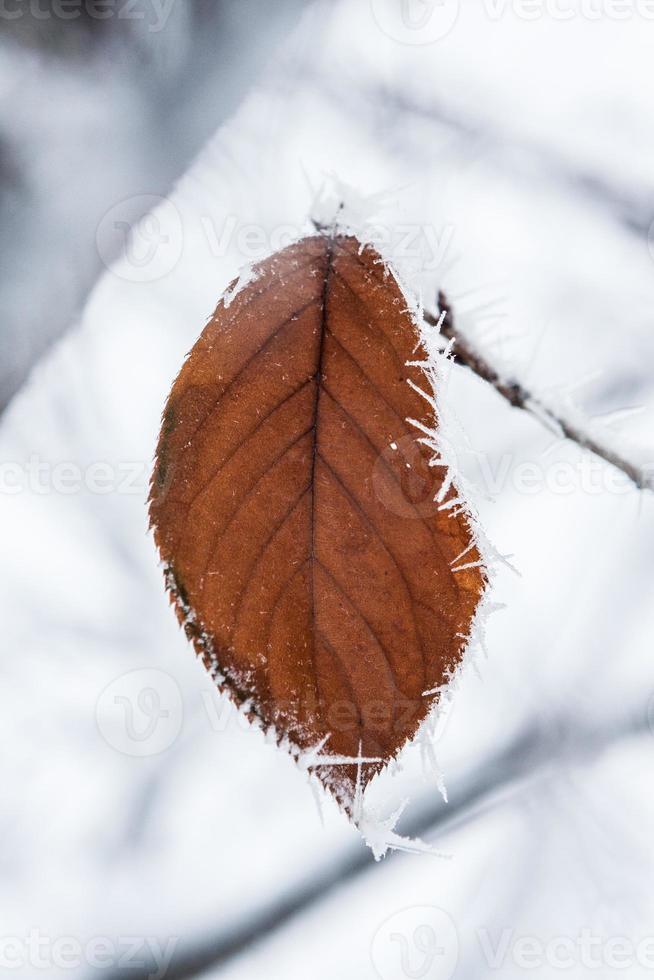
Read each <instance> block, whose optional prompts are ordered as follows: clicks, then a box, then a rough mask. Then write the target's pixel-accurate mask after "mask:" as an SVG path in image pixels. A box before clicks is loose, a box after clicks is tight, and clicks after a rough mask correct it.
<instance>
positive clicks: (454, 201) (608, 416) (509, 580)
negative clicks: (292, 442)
mask: <svg viewBox="0 0 654 980" xmlns="http://www.w3.org/2000/svg"><path fill="white" fill-rule="evenodd" d="M75 3H76V0H75V2H70V0H69V3H68V6H66V4H65V3H64V4H63V5H61V4H60V5H59V6H56V5H55V4H54V3H53V4H52V5H49V4H46V3H45V2H42V3H40V4H38V3H37V0H30V2H29V3H22V2H21V0H14V3H13V4H12V3H10V0H6V2H5V3H4V5H3V6H2V9H1V10H0V93H1V96H0V215H1V216H2V218H1V223H0V243H1V245H0V247H1V248H2V256H3V262H2V268H1V270H0V302H1V303H2V311H3V316H2V321H1V323H0V342H1V344H2V352H3V356H2V359H1V361H0V401H2V403H3V404H4V406H5V408H4V411H3V414H2V416H1V417H0V464H1V470H0V477H1V481H0V482H1V484H2V486H1V489H2V498H1V501H0V503H1V507H0V521H1V526H0V540H1V541H2V572H3V587H2V590H1V591H0V606H1V612H0V615H1V617H2V620H1V621H2V623H3V644H2V660H1V670H2V685H1V693H0V698H2V708H1V712H0V718H1V719H2V722H1V724H2V746H3V751H2V757H1V761H0V785H1V786H2V794H1V797H0V867H1V868H2V874H1V876H0V902H1V907H2V916H1V919H0V921H1V929H0V931H1V936H0V957H1V958H2V967H3V969H7V970H8V969H11V970H12V974H13V975H14V976H16V977H21V978H22V977H31V976H34V975H46V974H47V975H48V976H51V975H52V976H54V977H69V976H70V977H75V978H77V977H80V978H82V977H91V976H93V977H98V976H103V977H104V976H106V977H111V978H112V980H113V978H117V977H121V978H125V977H138V978H139V980H140V978H142V977H146V976H157V977H161V976H163V975H164V973H165V975H166V976H168V977H175V978H181V977H192V976H193V977H195V976H200V975H201V974H204V975H206V976H211V977H215V978H218V977H229V978H239V980H240V978H246V977H247V978H250V977H252V976H267V977H272V978H280V980H281V978H284V980H289V978H296V977H297V978H298V980H300V978H306V977H307V976H310V977H312V978H323V977H324V978H333V977H339V978H343V980H346V978H353V980H355V978H356V980H363V978H374V977H381V978H382V980H403V978H409V977H414V978H415V977H419V978H432V977H433V978H439V980H449V978H450V977H454V978H457V980H468V978H470V980H473V978H478V977H480V976H483V977H486V976H490V977H492V976H498V977H499V976H501V977H502V978H503V980H506V978H518V977H520V978H521V977H523V976H528V975H530V976H532V977H538V978H540V977H543V978H545V977H547V978H551V977H552V976H554V977H556V976H558V975H559V974H560V973H561V974H563V975H566V976H568V977H575V978H577V977H586V975H589V976H590V975H592V976H595V977H597V976H601V977H605V976H610V975H613V973H615V972H616V971H617V970H619V971H620V973H621V974H622V975H623V976H626V977H629V978H632V977H634V978H636V977H645V976H649V975H650V974H651V972H652V970H653V969H654V914H653V913H654V902H653V900H652V888H651V882H652V874H653V873H654V845H653V843H652V832H651V828H652V825H653V819H654V792H653V789H652V776H651V772H652V763H653V761H654V668H653V666H652V639H653V637H654V604H653V603H652V595H653V589H654V559H653V557H652V556H653V551H654V549H653V547H652V544H653V531H654V507H653V504H652V496H651V494H641V493H639V492H638V491H636V490H635V489H634V488H632V487H630V486H629V485H628V484H627V483H626V481H625V480H624V479H622V478H620V477H619V475H617V474H616V473H615V472H614V471H613V470H612V469H611V468H610V467H608V466H605V465H604V464H597V463H596V462H594V461H593V460H592V459H590V458H589V457H588V455H587V454H584V453H583V452H582V451H581V450H580V449H579V448H578V447H576V446H573V445H571V444H569V443H562V442H561V441H560V440H558V439H557V438H556V437H555V436H553V435H552V433H549V432H547V431H546V430H545V429H544V428H542V427H541V426H539V424H538V422H537V421H535V420H534V419H533V418H531V417H529V416H527V415H526V414H524V413H520V412H518V411H516V410H513V409H511V408H510V407H509V406H508V405H507V404H506V403H504V402H502V401H501V400H500V399H499V397H498V396H497V395H496V394H495V393H494V392H493V391H492V390H491V389H489V388H488V387H487V386H485V385H484V384H483V383H482V382H481V381H479V380H478V379H476V378H475V377H473V376H470V375H468V374H467V373H466V372H465V371H464V369H459V368H457V369H455V370H454V371H453V372H452V375H451V377H450V380H449V383H448V385H447V388H446V390H444V391H443V392H441V393H440V396H441V400H442V403H443V405H444V407H446V409H447V411H448V413H449V414H450V415H452V416H456V417H457V418H458V420H459V423H460V425H459V427H458V429H457V431H458V432H460V436H459V442H458V443H457V445H456V447H455V448H456V449H457V452H458V454H459V458H460V463H461V466H462V468H463V469H464V470H465V472H466V474H467V475H468V476H469V477H470V479H471V480H472V481H473V482H474V483H475V485H476V490H475V491H474V496H475V500H474V502H475V504H476V505H477V507H478V509H479V511H480V515H481V518H482V521H483V525H484V527H485V530H486V532H487V534H488V536H489V538H490V539H491V541H492V542H493V544H494V545H495V546H496V547H497V549H498V550H499V551H500V552H502V553H503V554H510V555H511V556H512V557H511V563H512V565H513V566H515V568H516V569H517V571H518V572H519V575H516V574H514V573H512V572H511V571H510V570H508V569H506V568H502V569H501V570H500V571H499V572H498V574H497V576H496V579H495V583H494V595H493V599H494V600H495V601H496V602H497V603H503V604H504V608H503V609H502V611H499V612H497V613H495V614H494V615H493V616H492V617H491V619H490V621H489V623H488V628H487V631H486V642H485V648H486V653H487V656H486V657H484V656H482V657H477V659H476V666H477V670H475V669H474V668H473V667H472V666H469V667H468V668H467V669H466V670H465V671H464V673H463V674H462V676H461V678H460V681H459V683H458V685H457V689H456V691H455V696H454V698H453V700H452V707H451V710H450V713H449V715H448V717H447V720H446V722H445V723H444V724H443V725H441V726H440V727H439V728H438V730H437V732H436V734H435V741H436V744H435V753H436V756H437V760H438V764H439V767H440V769H441V770H442V773H443V776H444V780H445V784H446V786H447V790H448V799H449V802H448V803H447V804H446V803H444V802H443V800H442V798H441V795H440V793H439V789H438V785H437V778H436V775H435V774H434V772H433V771H429V770H427V771H426V772H423V768H422V765H421V754H420V751H419V749H418V748H417V747H414V748H410V749H409V750H408V751H407V753H406V754H405V756H404V757H403V766H402V771H399V772H397V771H394V772H390V773H387V774H385V775H384V776H383V777H382V778H381V779H380V780H379V781H378V782H377V783H376V784H375V785H374V786H373V787H372V796H373V797H374V799H375V801H376V802H377V803H378V804H379V805H380V806H382V807H384V810H385V812H390V811H391V810H392V809H393V808H394V806H396V805H397V803H398V802H399V801H400V800H401V799H402V798H404V797H405V796H407V795H410V796H411V799H412V802H411V804H410V805H409V806H408V808H407V810H406V811H405V814H404V816H403V818H402V821H401V824H400V826H401V829H403V830H404V831H405V832H407V833H419V835H420V836H421V837H422V839H423V840H425V841H429V842H430V843H432V844H433V845H434V846H435V847H437V848H438V849H439V850H441V851H446V852H447V853H448V854H449V855H450V857H449V859H447V860H446V859H441V858H436V857H433V856H414V855H401V854H395V855H391V856H390V857H387V858H386V859H385V860H384V861H383V862H381V863H379V864H376V863H375V862H374V861H373V859H372V855H371V854H370V852H369V851H368V850H367V849H366V847H365V846H364V844H363V843H362V842H361V840H360V838H359V835H358V834H357V832H356V830H354V829H353V828H352V827H351V826H349V825H348V824H347V823H346V821H345V820H344V818H343V817H342V816H340V815H339V814H338V813H337V812H336V811H335V809H334V808H333V807H332V806H331V805H330V804H329V803H326V804H325V805H324V807H323V813H322V819H321V814H320V812H319V809H318V807H317V806H316V802H315V799H314V796H313V794H312V791H311V789H310V787H309V786H308V784H307V782H306V779H305V777H304V775H303V774H302V773H301V772H300V771H299V770H298V769H297V768H296V767H294V765H293V764H292V762H291V761H290V760H289V759H288V758H287V757H286V756H284V755H283V754H282V753H280V752H278V751H277V750H276V749H275V747H274V746H272V745H270V744H266V742H265V740H264V739H263V738H262V736H261V735H260V734H258V733H256V732H253V731H250V730H248V729H247V727H246V726H245V725H244V723H243V722H242V720H241V719H240V718H239V717H238V716H237V715H236V714H235V712H233V710H232V709H231V708H230V706H229V705H228V704H227V703H226V702H224V701H223V700H222V699H221V698H219V697H218V695H216V694H215V693H214V692H213V690H212V687H211V684H210V682H209V680H208V678H207V677H206V676H205V674H204V672H203V670H202V669H201V667H200V666H199V665H198V664H197V663H196V662H195V661H194V658H193V655H192V653H191V650H190V648H189V647H188V645H187V643H186V641H185V639H184V637H183V635H182V634H181V632H180V631H179V629H178V627H177V625H176V621H175V617H174V615H173V614H172V612H171V610H170V609H169V608H168V605H167V601H166V598H165V595H164V589H163V581H162V575H161V570H160V568H159V567H158V564H157V558H156V554H155V550H154V546H153V543H152V540H151V538H150V536H149V535H148V534H147V517H146V508H145V498H146V495H147V481H148V478H149V471H150V466H151V460H152V456H153V452H154V445H155V440H156V434H157V430H158V425H159V418H160V413H161V409H162V406H163V402H164V399H165V396H166V394H167V392H168V390H169V387H170V384H171V382H172V380H173V378H174V376H175V374H176V372H177V370H178V369H179V366H180V364H181V362H182V359H183V357H184V354H185V353H186V351H187V350H188V349H189V348H190V346H191V345H192V343H193V342H194V340H195V338H196V337H197V335H198V333H199V332H200V330H201V329H202V327H203V325H204V323H205V322H206V319H207V318H208V316H209V315H210V313H211V312H212V310H213V308H214V306H215V304H216V302H217V300H218V297H219V296H220V294H221V293H222V291H223V290H224V288H225V287H226V285H227V284H228V282H229V281H230V280H231V279H232V278H233V276H234V275H235V274H236V272H237V271H238V270H239V269H240V268H242V267H243V266H244V265H245V264H247V263H249V262H251V261H254V260H256V259H258V258H261V257H263V256H264V255H266V254H267V253H268V252H269V251H271V250H272V249H273V248H275V247H279V245H281V244H284V243H285V241H286V240H287V238H288V237H289V236H291V235H295V234H300V233H303V232H305V231H307V230H308V229H309V228H310V225H309V222H308V216H309V213H310V210H311V207H312V204H313V202H314V200H315V196H316V194H317V192H318V191H319V189H320V188H321V186H322V185H323V184H324V182H325V181H326V180H328V179H330V178H331V177H334V176H335V177H337V178H338V179H339V180H340V181H343V182H345V183H346V184H347V185H348V186H349V187H350V188H356V191H357V193H358V194H359V195H360V197H361V198H371V197H372V198H373V204H374V208H375V209H376V213H375V217H374V221H375V227H376V232H377V234H384V235H386V238H387V242H388V254H389V256H390V258H391V259H395V260H396V261H397V262H398V263H399V264H401V265H402V268H403V270H404V271H405V274H406V276H407V278H408V279H409V281H410V285H411V286H412V288H413V289H414V290H415V291H416V292H418V293H419V294H420V295H421V296H422V298H423V300H424V302H425V304H426V305H428V306H429V305H431V304H432V300H433V297H435V295H436V290H437V289H438V288H439V287H440V288H444V289H445V290H446V291H447V293H448V296H449V297H450V299H451V301H452V302H453V305H454V309H455V312H457V314H458V315H459V317H460V322H461V324H462V325H465V327H466V329H467V330H468V331H469V332H470V333H471V335H472V336H473V337H474V338H475V340H476V342H478V343H479V344H480V345H481V346H482V347H483V349H484V350H486V351H487V352H488V354H489V356H493V357H494V358H496V359H497V360H499V361H500V362H501V363H502V364H503V365H505V366H506V368H507V370H509V371H510V372H511V373H513V374H515V375H516V376H517V377H518V378H520V380H522V381H523V382H525V383H526V384H528V385H529V386H532V387H533V389H534V390H535V391H536V392H539V393H541V394H543V395H544V396H545V397H547V398H549V399H550V400H552V401H554V402H555V403H558V402H561V401H563V400H564V399H565V398H567V397H568V396H569V395H570V393H571V392H574V397H575V399H576V402H577V404H578V405H580V406H581V407H582V408H583V411H584V412H585V414H586V415H587V416H588V417H589V419H592V420H594V422H593V424H594V425H596V426H600V427H603V428H604V429H605V431H606V433H607V438H610V439H611V440H613V441H614V442H616V443H617V444H619V445H621V446H622V447H623V449H624V451H625V452H626V453H630V454H631V455H632V456H633V458H634V459H635V460H639V461H642V462H643V463H644V464H654V448H653V446H652V443H653V440H652V432H653V430H654V330H653V329H652V328H653V326H654V312H653V311H654V232H653V231H652V229H651V225H650V223H651V221H652V219H653V218H654V131H653V130H652V127H651V124H650V121H651V118H652V112H653V110H654V89H653V88H652V83H651V77H652V73H651V51H652V45H653V43H654V11H653V10H652V9H651V7H652V5H651V4H648V3H647V2H646V0H633V2H629V0H584V2H578V3H573V2H572V0H557V2H554V0H547V2H545V0H543V3H542V4H541V3H537V2H534V0H511V2H508V0H507V2H505V3H503V2H501V0H482V2H480V3H478V4H475V5H473V4H464V3H456V2H454V0H443V2H441V3H437V2H431V0H429V2H428V0H340V2H335V0H334V2H324V3H306V4H302V3H300V2H299V0H288V2H284V3H280V2H277V3H276V4H275V5H274V6H273V5H272V4H264V3H257V2H255V0H247V2H244V0H241V2H240V3H235V2H234V3H231V2H229V3H224V2H217V3H215V4H210V3H208V2H206V3H200V2H197V3H188V2H187V3H183V2H182V0H169V2H168V3H164V2H163V0H162V2H161V3H155V2H154V0H149V2H148V0H143V2H139V4H131V3H129V2H127V0H123V2H118V0H117V2H116V3H106V4H105V6H104V7H103V8H102V9H103V10H104V12H105V13H106V12H107V11H109V12H110V13H111V16H110V17H107V18H106V19H103V20H100V19H99V18H98V17H97V9H98V8H97V7H96V5H95V4H93V5H91V4H90V3H81V2H80V3H79V4H78V5H77V6H76V5H75ZM74 10H77V11H78V12H79V13H80V17H78V18H69V19H66V18H65V17H64V16H62V13H68V14H70V13H71V11H74ZM121 11H122V13H121ZM82 13H83V14H84V16H81V14H82ZM131 14H143V17H138V16H131ZM371 207H372V206H371ZM139 219H140V220H139ZM55 340H56V341H57V342H56V343H53V342H54V341H55ZM632 406H639V407H641V408H642V411H641V413H640V414H638V415H630V414H629V413H623V412H622V411H621V410H622V409H625V408H629V407H632Z"/></svg>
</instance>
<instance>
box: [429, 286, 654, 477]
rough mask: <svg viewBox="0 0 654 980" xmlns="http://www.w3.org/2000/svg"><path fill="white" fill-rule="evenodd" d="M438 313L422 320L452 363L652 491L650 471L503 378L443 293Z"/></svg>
mask: <svg viewBox="0 0 654 980" xmlns="http://www.w3.org/2000/svg"><path fill="white" fill-rule="evenodd" d="M438 307H439V310H438V314H437V315H435V314H433V313H429V312H428V311H425V312H424V319H425V322H426V323H428V324H429V325H430V326H432V327H438V328H439V329H440V332H441V334H442V335H443V337H445V339H446V340H448V341H449V342H450V344H451V348H450V350H451V353H452V356H453V358H454V360H455V362H456V363H458V364H462V365H464V366H465V367H467V368H469V369H470V370H471V371H474V373H475V374H476V375H477V376H478V377H479V378H482V380H484V381H487V382H488V384H490V385H492V386H493V388H495V390H496V391H497V392H498V393H499V394H500V395H501V396H502V398H504V399H506V401H508V402H509V404H510V405H513V406H514V408H522V409H524V410H525V411H527V412H530V413H531V414H532V415H533V416H535V418H537V419H538V420H539V421H540V422H542V423H544V424H546V425H547V426H548V428H551V429H553V430H554V431H556V432H559V433H560V434H561V436H562V437H564V438H566V439H570V440H571V441H572V442H576V443H577V445H578V446H581V447H582V449H588V450H589V451H590V452H591V453H594V454H595V455H596V456H599V457H600V458H601V459H603V460H605V461H606V462H607V463H610V464H611V465H612V466H615V467H616V468H617V469H618V470H620V471H621V472H622V473H624V474H625V476H627V477H628V478H629V479H630V480H631V481H632V483H634V484H635V486H636V487H638V489H639V490H654V474H652V473H651V472H648V470H647V469H646V468H644V467H642V466H639V465H637V464H636V463H634V462H632V461H631V460H629V459H627V458H626V457H625V456H623V455H622V454H621V453H620V452H617V451H616V450H615V449H613V448H612V447H610V446H608V445H606V444H604V443H602V442H601V441H600V440H599V439H598V438H597V437H596V436H593V435H591V434H590V432H588V431H587V430H586V429H584V427H583V426H582V425H580V424H579V423H578V422H576V421H573V420H572V419H570V418H565V416H564V415H563V413H562V412H560V411H557V410H555V409H554V408H552V407H551V406H549V405H547V404H545V402H543V401H542V400H541V399H540V398H538V397H537V396H535V395H533V394H532V393H531V392H530V391H528V390H527V388H525V387H524V386H523V385H522V384H520V382H518V381H515V380H514V379H508V378H506V377H504V376H503V375H502V374H501V372H500V371H499V370H498V369H497V368H496V367H494V366H493V365H492V364H491V363H490V361H489V360H487V358H486V356H485V355H484V354H482V353H480V351H478V350H477V349H476V348H475V347H474V345H473V344H472V343H471V341H470V339H469V338H467V337H465V336H463V335H462V334H461V333H460V332H459V331H458V330H457V329H456V328H455V326H454V318H453V316H452V310H451V308H450V306H449V304H448V302H447V300H446V298H445V296H444V295H443V293H439V294H438Z"/></svg>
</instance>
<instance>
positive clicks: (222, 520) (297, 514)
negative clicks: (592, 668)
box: [150, 235, 485, 808]
mask: <svg viewBox="0 0 654 980" xmlns="http://www.w3.org/2000/svg"><path fill="white" fill-rule="evenodd" d="M234 292H235V294H234ZM228 295H229V300H228V301H227V300H225V299H224V300H222V301H221V302H220V303H219V304H218V307H217V309H216V312H215V313H214V315H213V317H212V318H211V320H210V322H209V323H208V325H207V327H206V328H205V330H204V331H203V333H202V335H201V337H200V338H199V340H198V341H197V343H196V344H195V346H194V348H193V350H192V351H191V353H190V355H189V357H188V359H187V361H186V362H185V364H184V366H183V368H182V370H181V372H180V374H179V376H178V378H177V380H176V381H175V384H174V386H173V389H172V392H171V394H170V397H169V399H168V403H167V406H166V409H165V412H164V417H163V425H162V430H161V436H160V439H159V445H158V448H157V459H156V466H155V471H154V475H153V480H152V491H151V501H150V515H151V522H152V525H153V526H154V530H155V539H156V542H157V545H158V547H159V550H160V553H161V556H162V559H163V561H164V563H165V566H166V574H167V585H168V588H169V590H170V592H171V596H172V599H173V601H174V603H175V607H176V610H177V615H178V617H179V619H180V621H181V622H182V623H183V624H184V626H185V628H186V631H187V634H188V636H189V637H190V639H191V640H192V641H193V643H194V645H195V647H196V650H197V651H198V653H199V654H200V655H201V656H202V657H203V659H204V663H205V665H206V667H207V669H208V670H210V671H211V673H212V675H213V676H214V677H215V678H216V682H217V683H218V684H219V685H220V686H221V687H224V688H225V689H226V690H227V691H228V692H229V694H230V695H231V697H232V698H233V699H234V701H235V702H236V703H237V704H238V705H240V706H245V709H246V710H247V711H248V712H249V714H250V716H251V717H252V718H256V719H259V721H260V722H261V723H262V724H263V727H264V728H266V729H269V728H273V729H274V730H275V731H276V732H277V734H278V736H279V738H280V740H281V739H282V738H284V739H285V741H286V742H287V744H288V745H289V746H290V747H291V748H295V749H297V750H302V751H304V750H310V749H312V748H313V747H315V746H316V745H319V744H321V743H324V744H322V748H321V751H320V756H321V758H322V764H316V771H317V773H318V775H319V777H320V778H321V780H322V782H323V783H324V784H325V786H327V787H328V788H329V789H330V790H331V792H332V793H333V794H334V795H335V796H336V798H337V799H338V800H339V802H340V803H341V804H342V805H344V806H345V807H348V808H349V807H350V806H351V801H352V798H353V791H354V787H355V782H356V779H357V765H356V764H354V763H353V762H351V761H349V760H352V759H355V758H357V757H359V756H363V757H365V758H366V759H374V760H378V761H373V762H365V763H362V764H360V765H359V775H360V779H361V784H362V785H365V783H366V782H367V781H368V780H369V779H370V778H371V777H372V776H373V775H374V774H375V773H376V772H377V771H379V770H380V769H381V768H382V767H383V765H384V764H385V763H386V762H388V761H389V760H390V759H391V758H392V757H394V756H395V755H396V754H397V752H398V751H399V749H400V748H401V747H402V746H403V745H404V743H405V742H406V741H407V739H409V738H411V737H412V736H413V735H414V734H415V732H416V731H417V728H418V726H419V724H420V722H421V721H422V720H423V719H424V718H425V716H426V715H427V713H428V711H429V709H430V707H431V705H432V704H433V701H434V698H435V696H436V695H434V694H431V695H425V693H424V692H426V691H433V690H434V689H435V688H438V687H439V686H441V685H443V684H444V683H446V682H447V680H448V678H449V676H450V675H451V673H452V671H453V670H454V668H455V667H456V666H457V664H458V663H459V661H460V659H461V656H462V653H463V648H464V645H465V637H466V636H467V634H468V632H469V629H470V625H471V621H472V618H473V615H474V612H475V609H476V606H477V604H478V601H479V599H480V596H481V593H482V591H483V588H484V585H485V572H484V570H483V567H480V565H479V562H480V558H479V554H478V553H477V550H476V547H475V545H474V541H473V537H472V533H471V530H470V526H469V523H468V518H467V516H466V514H465V512H464V511H463V510H461V509H460V508H459V507H458V506H457V507H456V508H454V507H449V508H447V507H446V508H445V509H439V505H438V503H436V502H435V501H434V496H435V494H436V493H437V491H438V489H439V487H440V486H441V482H442V480H443V478H444V472H443V469H442V468H439V467H430V466H429V461H430V456H431V452H430V450H428V449H427V448H426V447H425V445H424V444H421V443H420V442H419V441H418V440H419V438H420V435H421V433H420V432H419V431H418V430H417V429H416V427H415V426H414V425H413V424H411V423H410V422H408V421H407V419H415V420H418V421H421V422H422V423H423V424H425V425H428V426H433V425H434V422H435V420H434V419H433V417H430V407H429V404H428V402H427V401H426V400H425V399H424V398H423V397H422V396H421V395H420V394H419V393H418V392H416V390H415V389H414V388H413V387H412V385H411V384H409V382H412V383H413V385H416V386H418V387H420V386H422V387H424V386H425V381H426V379H425V376H424V373H423V371H422V370H421V369H420V368H419V367H416V366H415V365H413V366H411V365H409V364H408V363H407V362H408V361H414V360H416V359H420V358H421V357H423V356H424V354H423V352H422V351H421V349H420V347H419V339H418V333H417V330H416V326H415V324H414V321H413V318H412V316H411V314H410V313H409V312H408V311H407V304H406V300H405V298H404V296H403V294H402V292H401V290H400V288H399V286H398V284H397V281H396V280H395V278H394V276H393V275H392V273H390V272H389V270H388V268H387V267H386V265H385V264H384V263H383V261H382V260H381V258H380V256H379V255H378V254H377V252H376V251H375V250H374V249H373V248H371V247H370V246H365V247H363V246H362V245H361V244H360V243H359V242H358V241H357V240H356V239H355V238H353V237H349V236H341V235H332V236H329V235H317V236H315V237H311V238H306V239H304V240H302V241H300V242H299V243H297V244H295V245H292V246H290V247H289V248H286V249H284V250H283V251H282V252H279V253H277V254H276V255H273V256H272V257H270V258H269V259H267V260H265V261H264V262H262V263H261V264H260V265H259V266H257V267H255V269H254V275H253V277H251V278H250V279H249V280H248V281H247V282H246V284H245V285H244V286H243V287H242V288H241V289H240V290H236V291H232V292H229V294H228ZM456 497H457V491H456V488H455V487H454V486H452V487H451V488H449V489H448V491H447V493H446V495H445V497H444V501H445V502H449V501H453V500H455V499H456ZM464 551H465V552H466V557H465V559H463V562H464V564H465V565H466V567H465V568H464V569H463V570H461V571H456V572H455V571H454V570H453V565H454V566H455V567H456V561H455V559H456V558H457V556H458V555H460V554H461V553H462V552H464ZM339 757H340V758H339Z"/></svg>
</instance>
